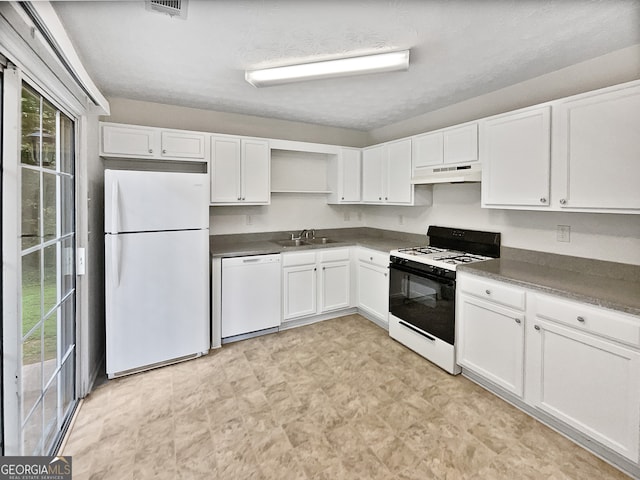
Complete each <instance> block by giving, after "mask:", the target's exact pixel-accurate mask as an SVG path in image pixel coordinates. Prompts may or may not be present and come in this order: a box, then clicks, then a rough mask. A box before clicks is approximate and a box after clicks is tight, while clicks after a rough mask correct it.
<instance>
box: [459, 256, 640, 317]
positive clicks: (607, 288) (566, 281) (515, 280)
mask: <svg viewBox="0 0 640 480" xmlns="http://www.w3.org/2000/svg"><path fill="white" fill-rule="evenodd" d="M510 250H512V252H510V254H509V255H507V256H505V255H504V250H503V254H502V257H501V258H498V259H495V260H488V261H486V262H478V263H474V264H471V265H464V266H459V267H458V271H460V272H468V273H472V274H474V275H479V276H483V277H487V278H490V279H494V280H498V281H503V282H507V283H511V284H514V285H518V286H522V287H526V288H530V289H533V290H537V291H540V292H542V293H549V294H552V295H556V296H560V297H565V298H567V299H572V300H577V301H580V302H585V303H589V304H593V305H597V306H600V307H604V308H609V309H612V310H617V311H620V312H624V313H629V314H632V315H638V316H640V280H639V278H640V266H634V265H626V264H617V263H614V262H605V261H599V260H591V259H581V258H576V257H566V256H560V255H553V254H545V253H541V252H535V253H537V254H538V255H532V253H533V252H531V251H528V250H522V251H519V249H510ZM518 252H521V253H520V254H518ZM554 257H562V258H557V259H556V261H555V262H553V260H554ZM572 259H573V260H572ZM550 263H551V264H550ZM557 265H560V266H561V267H562V268H560V267H559V266H557Z"/></svg>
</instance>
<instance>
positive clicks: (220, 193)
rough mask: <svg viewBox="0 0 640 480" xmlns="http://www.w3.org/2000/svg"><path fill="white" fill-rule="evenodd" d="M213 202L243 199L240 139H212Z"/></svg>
mask: <svg viewBox="0 0 640 480" xmlns="http://www.w3.org/2000/svg"><path fill="white" fill-rule="evenodd" d="M210 175H211V203H236V202H240V201H241V198H242V197H241V193H240V192H241V190H240V139H239V138H233V137H213V138H212V139H211V173H210Z"/></svg>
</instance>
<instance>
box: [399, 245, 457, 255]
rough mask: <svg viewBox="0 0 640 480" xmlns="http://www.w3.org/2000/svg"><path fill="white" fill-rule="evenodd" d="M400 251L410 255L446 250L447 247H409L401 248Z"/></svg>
mask: <svg viewBox="0 0 640 480" xmlns="http://www.w3.org/2000/svg"><path fill="white" fill-rule="evenodd" d="M398 251H399V252H402V253H408V254H409V255H430V254H432V253H441V252H446V249H444V248H438V247H408V248H400V249H398Z"/></svg>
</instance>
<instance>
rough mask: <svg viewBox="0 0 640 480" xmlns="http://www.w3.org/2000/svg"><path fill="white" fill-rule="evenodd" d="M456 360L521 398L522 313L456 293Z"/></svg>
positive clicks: (522, 362) (522, 377)
mask: <svg viewBox="0 0 640 480" xmlns="http://www.w3.org/2000/svg"><path fill="white" fill-rule="evenodd" d="M456 310H457V312H456V324H457V325H456V328H457V337H458V341H457V361H458V364H460V365H461V366H463V367H465V368H468V369H469V370H472V371H473V372H475V373H477V374H478V375H481V376H482V377H484V378H486V379H488V380H489V381H491V382H493V383H495V384H496V385H499V386H500V387H502V388H504V389H505V390H507V391H509V392H511V393H513V394H514V395H517V396H518V397H522V395H523V379H524V371H523V368H524V367H523V365H524V314H522V313H518V312H515V311H513V310H510V309H507V308H503V307H500V306H498V305H495V304H492V303H490V302H485V301H482V300H479V299H476V298H474V297H471V296H468V295H464V294H458V302H457V304H456Z"/></svg>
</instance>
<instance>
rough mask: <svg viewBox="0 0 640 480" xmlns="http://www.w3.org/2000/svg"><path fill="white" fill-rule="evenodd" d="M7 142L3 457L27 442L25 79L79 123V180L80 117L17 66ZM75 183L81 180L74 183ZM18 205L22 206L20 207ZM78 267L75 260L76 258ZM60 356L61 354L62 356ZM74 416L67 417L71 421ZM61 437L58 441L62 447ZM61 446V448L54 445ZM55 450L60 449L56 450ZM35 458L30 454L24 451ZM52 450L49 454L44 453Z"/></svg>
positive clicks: (9, 72) (8, 99)
mask: <svg viewBox="0 0 640 480" xmlns="http://www.w3.org/2000/svg"><path fill="white" fill-rule="evenodd" d="M3 80H4V81H3V86H4V91H3V102H2V108H3V120H4V122H3V126H2V128H3V131H2V134H3V142H2V158H3V162H2V169H3V171H2V230H3V236H2V251H3V272H2V286H3V301H2V309H3V312H2V313H3V322H2V323H3V332H2V333H3V336H2V342H3V365H2V368H3V375H2V383H3V385H2V387H3V399H2V400H3V412H2V413H3V422H2V423H3V427H4V432H3V448H4V451H3V454H4V455H21V454H22V453H23V452H22V446H23V438H22V420H23V412H22V411H21V394H22V385H21V382H22V378H21V377H22V372H21V363H22V358H21V342H22V328H21V324H22V320H21V317H20V312H21V308H20V305H21V301H22V295H21V290H22V288H21V284H22V281H21V262H22V247H21V238H20V232H21V222H22V218H21V208H20V204H21V196H20V190H21V189H20V183H21V170H22V167H21V162H20V158H21V156H20V152H21V127H20V125H21V115H22V86H23V81H24V82H25V83H26V84H28V85H29V86H30V87H31V88H32V89H33V90H34V91H36V92H37V93H39V94H40V95H42V96H43V97H45V98H47V99H48V100H49V102H50V103H52V104H53V105H54V106H55V108H56V109H58V110H59V111H60V112H62V113H64V114H65V115H66V116H68V117H69V118H70V119H71V120H72V122H73V125H74V127H73V136H74V138H73V149H74V158H73V162H74V167H75V168H74V180H75V178H76V175H77V166H78V152H79V150H78V144H79V134H78V130H79V123H80V121H79V118H78V116H77V115H73V114H71V113H70V112H69V111H68V110H66V109H64V108H61V107H60V105H59V104H57V103H56V102H53V101H52V100H51V97H50V96H48V95H47V93H46V91H43V89H41V88H39V85H38V83H37V82H33V81H30V79H29V78H28V77H26V76H24V75H23V72H22V71H21V70H20V69H19V68H16V67H14V66H12V65H10V66H9V67H8V68H6V69H5V71H4V77H3ZM74 183H75V182H74ZM77 189H78V186H77V184H76V185H75V186H74V191H73V194H74V199H73V203H72V205H73V213H72V216H73V219H74V224H75V227H74V229H73V230H74V237H73V238H74V241H73V246H74V251H75V249H77V246H78V237H77V228H78V225H77V217H78V205H79V204H78V201H77ZM16 207H18V208H16ZM74 263H75V259H74ZM74 277H75V289H76V293H75V302H74V305H73V308H74V328H73V335H74V344H75V347H74V348H75V350H74V359H73V367H74V374H73V376H72V377H73V388H74V395H73V400H72V407H71V409H70V411H71V412H73V409H74V408H75V407H76V406H77V403H78V396H79V395H78V370H79V364H80V363H81V362H79V361H78V357H79V350H78V340H79V328H78V324H79V323H80V317H79V315H80V314H79V310H78V304H79V299H78V294H77V287H78V283H79V282H78V277H77V275H76V273H75V272H74ZM56 355H57V356H59V354H56ZM71 416H72V415H69V417H68V418H67V419H66V421H67V423H68V421H69V420H70V418H71ZM60 440H61V438H58V443H59V441H60ZM54 445H55V444H54ZM54 448H55V447H54ZM24 453H25V454H30V452H24ZM48 453H49V452H46V451H43V452H42V454H48Z"/></svg>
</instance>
